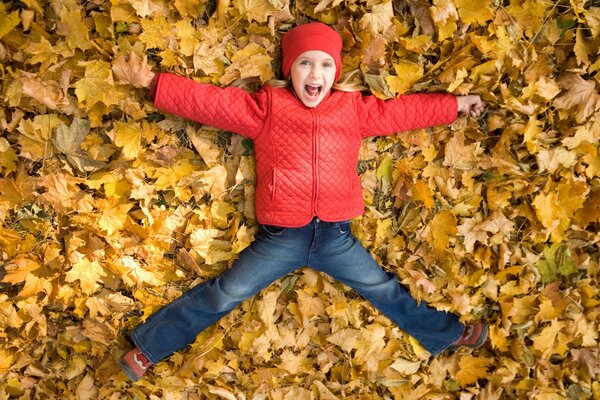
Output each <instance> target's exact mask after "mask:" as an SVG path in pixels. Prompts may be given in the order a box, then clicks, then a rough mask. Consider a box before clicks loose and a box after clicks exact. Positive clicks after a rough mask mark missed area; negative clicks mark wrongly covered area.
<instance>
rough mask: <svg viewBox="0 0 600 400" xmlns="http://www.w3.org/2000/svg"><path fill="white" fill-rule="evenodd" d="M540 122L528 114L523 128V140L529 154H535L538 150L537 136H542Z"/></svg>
mask: <svg viewBox="0 0 600 400" xmlns="http://www.w3.org/2000/svg"><path fill="white" fill-rule="evenodd" d="M542 135H543V131H542V124H541V122H540V121H538V119H537V118H536V117H535V116H533V115H532V116H530V117H529V121H528V122H527V125H526V126H525V130H524V131H523V141H524V142H525V144H526V145H527V150H529V152H530V153H531V154H536V153H537V152H538V151H539V150H540V146H539V144H538V141H537V139H538V137H542Z"/></svg>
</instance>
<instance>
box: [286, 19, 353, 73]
mask: <svg viewBox="0 0 600 400" xmlns="http://www.w3.org/2000/svg"><path fill="white" fill-rule="evenodd" d="M310 50H321V51H324V52H325V53H327V54H329V55H330V56H331V57H333V60H334V61H335V67H336V72H335V80H336V81H337V80H338V79H339V77H340V74H341V72H342V38H341V37H340V35H339V33H337V32H336V31H335V30H333V29H332V28H330V27H329V26H327V25H325V24H323V23H321V22H311V23H309V24H303V25H298V26H296V27H295V28H292V29H290V30H289V31H288V32H286V34H285V35H283V38H282V39H281V52H282V54H283V62H282V71H283V76H284V78H286V79H287V78H288V77H289V76H290V72H291V70H292V64H293V63H294V61H296V58H298V56H299V55H300V54H302V53H304V52H305V51H310Z"/></svg>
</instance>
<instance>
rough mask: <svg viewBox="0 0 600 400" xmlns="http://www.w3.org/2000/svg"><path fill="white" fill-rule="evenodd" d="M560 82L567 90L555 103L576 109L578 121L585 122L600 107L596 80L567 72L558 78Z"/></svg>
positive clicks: (561, 106)
mask: <svg viewBox="0 0 600 400" xmlns="http://www.w3.org/2000/svg"><path fill="white" fill-rule="evenodd" d="M558 84H559V86H560V87H561V88H562V89H563V90H565V89H566V90H567V92H566V93H565V94H563V95H562V96H560V97H558V98H557V99H555V100H554V104H555V105H556V106H557V107H558V108H562V109H575V111H576V112H575V119H576V120H577V122H579V123H582V122H585V121H586V119H587V118H588V117H589V116H590V115H592V113H594V112H595V111H598V110H599V109H600V94H598V89H597V88H596V83H595V82H594V81H592V80H590V81H587V80H584V79H583V78H582V77H581V76H579V75H577V74H574V73H567V74H565V75H564V76H563V77H562V78H560V79H559V80H558Z"/></svg>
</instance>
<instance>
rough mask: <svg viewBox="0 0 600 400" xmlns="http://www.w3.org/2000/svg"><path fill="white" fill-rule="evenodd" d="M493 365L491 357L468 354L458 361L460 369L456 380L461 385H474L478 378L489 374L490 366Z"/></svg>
mask: <svg viewBox="0 0 600 400" xmlns="http://www.w3.org/2000/svg"><path fill="white" fill-rule="evenodd" d="M491 365H492V360H490V359H489V358H484V357H475V356H472V355H470V354H466V355H464V356H462V357H461V358H460V361H459V362H458V368H459V371H458V372H457V373H456V381H457V382H458V384H459V385H460V386H461V387H466V386H469V385H472V384H474V383H475V382H477V380H478V379H482V378H486V377H487V376H488V368H489V367H490V366H491Z"/></svg>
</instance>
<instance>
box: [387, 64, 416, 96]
mask: <svg viewBox="0 0 600 400" xmlns="http://www.w3.org/2000/svg"><path fill="white" fill-rule="evenodd" d="M394 69H395V70H396V75H390V76H388V77H387V78H386V79H385V81H386V82H387V84H388V85H389V89H390V90H391V91H392V92H393V93H395V94H403V93H406V92H407V91H408V90H409V89H410V88H412V86H413V85H414V84H415V83H417V82H418V81H419V79H421V78H422V77H423V72H424V70H423V67H422V66H421V65H419V64H416V63H413V62H410V61H407V60H400V61H399V62H398V63H397V64H396V63H395V64H394Z"/></svg>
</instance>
